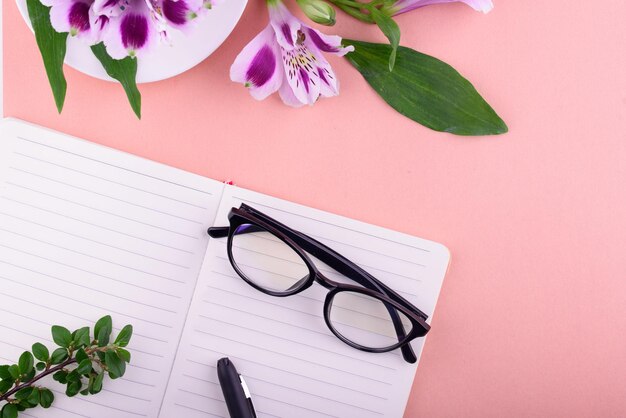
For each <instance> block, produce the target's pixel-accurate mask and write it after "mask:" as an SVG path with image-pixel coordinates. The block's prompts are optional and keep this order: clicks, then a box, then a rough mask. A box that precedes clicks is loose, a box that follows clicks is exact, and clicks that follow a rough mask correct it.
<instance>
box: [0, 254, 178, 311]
mask: <svg viewBox="0 0 626 418" xmlns="http://www.w3.org/2000/svg"><path fill="white" fill-rule="evenodd" d="M0 263H3V264H6V265H9V266H12V267H16V268H19V269H22V270H26V271H30V272H31V273H35V274H39V275H41V276H45V277H48V278H50V279H53V280H56V281H59V282H63V283H67V284H69V285H72V286H76V287H80V288H82V289H87V290H91V291H93V292H96V293H99V294H103V295H107V296H111V297H114V298H117V299H121V300H125V301H127V302H133V303H136V304H139V305H142V306H146V307H148V308H153V309H157V310H159V311H163V312H169V313H173V314H177V313H178V312H177V311H173V310H171V309H166V308H163V307H162V306H156V305H151V304H149V303H145V302H140V301H138V300H135V299H130V298H127V297H124V296H120V295H116V294H114V293H110V292H106V291H104V290H102V288H98V289H94V288H92V287H90V286H85V285H82V284H78V283H74V282H72V281H70V280H65V279H61V278H60V277H56V276H53V275H51V274H47V273H44V272H41V271H37V270H33V269H29V268H28V267H24V266H20V265H17V264H14V263H10V262H8V261H6V260H2V259H0ZM40 290H43V289H40Z"/></svg>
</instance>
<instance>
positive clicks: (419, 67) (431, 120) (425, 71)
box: [344, 39, 508, 135]
mask: <svg viewBox="0 0 626 418" xmlns="http://www.w3.org/2000/svg"><path fill="white" fill-rule="evenodd" d="M344 42H346V43H347V44H351V45H354V47H355V51H353V52H351V53H349V54H347V55H346V59H347V60H348V61H350V63H351V64H352V65H353V66H354V67H355V68H356V69H357V70H358V71H359V72H360V73H361V75H363V77H364V78H365V80H367V82H368V83H369V84H370V86H372V87H373V88H374V90H375V91H376V92H377V93H378V94H379V95H380V96H381V97H382V98H383V99H384V100H385V101H386V102H387V103H388V104H389V105H390V106H391V107H393V108H394V109H395V110H397V111H398V112H400V113H401V114H403V115H405V116H406V117H408V118H410V119H412V120H414V121H416V122H418V123H421V124H422V125H424V126H426V127H428V128H430V129H433V130H435V131H443V132H449V133H453V134H456V135H496V134H502V133H505V132H507V131H508V128H507V126H506V124H505V123H504V121H503V120H502V119H500V117H499V116H498V115H497V114H496V112H495V111H494V110H493V109H492V108H491V106H489V104H488V103H487V102H486V101H485V100H484V99H483V98H482V97H481V96H480V94H478V92H477V91H476V89H475V88H474V86H472V84H471V83H470V82H469V81H467V80H466V79H465V78H463V76H461V75H460V74H459V73H458V72H457V71H456V70H455V69H454V68H452V67H450V66H449V65H448V64H446V63H445V62H443V61H440V60H438V59H437V58H434V57H431V56H428V55H425V54H422V53H419V52H417V51H414V50H412V49H410V48H405V47H399V48H398V56H397V59H396V66H395V68H394V70H393V71H392V72H390V71H388V69H387V57H388V56H389V53H390V52H391V47H390V46H389V45H383V44H372V43H368V42H360V41H352V40H345V39H344Z"/></svg>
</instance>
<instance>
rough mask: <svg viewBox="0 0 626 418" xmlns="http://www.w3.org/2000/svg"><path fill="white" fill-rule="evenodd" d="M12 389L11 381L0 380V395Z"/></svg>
mask: <svg viewBox="0 0 626 418" xmlns="http://www.w3.org/2000/svg"><path fill="white" fill-rule="evenodd" d="M12 387H13V380H12V379H8V380H0V393H5V392H6V391H7V390H9V389H11V388H12Z"/></svg>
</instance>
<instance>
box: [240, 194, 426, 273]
mask: <svg viewBox="0 0 626 418" xmlns="http://www.w3.org/2000/svg"><path fill="white" fill-rule="evenodd" d="M233 199H236V200H240V201H242V202H244V203H246V204H248V205H249V206H261V207H264V208H267V209H272V210H275V211H278V212H283V213H287V214H289V215H294V216H297V217H299V218H304V219H307V220H309V221H313V222H316V223H322V224H325V225H329V226H332V227H336V228H340V229H345V230H348V231H350V232H356V233H358V234H362V235H367V236H370V237H373V238H376V239H379V240H383V241H387V242H392V243H394V244H399V245H403V246H406V247H409V248H413V249H416V250H419V251H424V252H427V253H429V252H430V250H427V249H425V248H421V247H416V246H414V245H410V244H406V243H404V242H399V241H394V240H391V239H388V238H383V237H380V236H377V235H372V234H369V233H367V232H363V231H358V230H356V229H353V228H348V227H347V226H343V225H337V224H334V223H331V222H326V221H321V220H319V219H316V218H312V217H310V216H305V215H302V214H299V213H295V212H290V211H288V210H284V209H279V208H277V207H274V206H268V205H265V204H263V203H260V202H253V201H251V200H247V199H243V198H241V197H237V196H233ZM311 236H313V235H311ZM320 238H322V237H320ZM323 239H324V240H327V241H333V240H331V239H327V238H323ZM334 242H338V241H334ZM341 244H345V245H349V246H351V247H355V248H359V249H362V250H366V251H370V252H374V251H372V250H368V249H366V248H360V247H357V246H355V245H351V244H348V243H341ZM376 254H380V253H378V252H377V253H376ZM383 255H385V254H383ZM388 257H390V258H395V257H393V256H389V255H388ZM398 260H402V261H407V260H404V259H401V258H399V259H398ZM409 262H410V261H409Z"/></svg>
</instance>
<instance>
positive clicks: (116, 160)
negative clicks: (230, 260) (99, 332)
mask: <svg viewBox="0 0 626 418" xmlns="http://www.w3.org/2000/svg"><path fill="white" fill-rule="evenodd" d="M0 137H1V139H2V140H1V141H0V302H1V303H0V356H1V358H0V362H2V363H8V362H12V363H13V362H16V361H17V358H18V357H19V355H20V354H21V353H22V352H23V351H24V350H25V349H30V347H31V345H32V344H33V343H34V342H35V341H41V342H44V343H45V344H46V345H48V347H50V348H52V347H54V344H53V343H52V341H51V335H50V327H51V325H53V324H58V325H63V326H65V327H67V328H70V329H71V330H73V329H76V328H78V327H81V326H85V325H87V324H93V323H94V322H95V321H96V320H97V319H98V318H99V317H101V316H102V315H105V314H111V315H112V317H113V325H114V327H115V328H116V331H119V329H120V328H121V327H122V326H124V325H125V324H128V323H130V324H133V326H134V335H133V338H132V340H131V344H130V346H129V350H130V351H131V352H132V361H131V363H130V365H129V366H128V369H127V373H126V375H125V376H124V377H123V378H122V379H120V381H116V382H111V381H108V379H106V380H107V381H105V384H104V389H103V392H102V393H100V394H98V396H90V397H82V396H80V395H79V396H77V397H75V398H73V399H69V398H67V397H66V396H65V395H64V394H63V393H62V392H60V391H61V390H62V389H63V386H61V385H59V384H58V383H56V382H52V383H51V384H50V385H49V386H50V387H51V388H54V389H55V390H58V391H59V392H57V393H55V395H56V396H55V397H56V400H55V402H54V406H53V407H52V408H51V409H50V410H43V409H41V408H39V409H34V410H30V411H29V412H28V414H24V415H29V416H36V417H42V418H43V417H64V418H66V417H67V418H71V417H75V416H78V417H86V416H88V417H107V418H115V417H119V418H122V417H143V416H145V417H155V416H157V414H158V411H159V408H160V405H161V400H162V397H163V393H164V391H165V387H166V384H167V382H168V379H169V374H170V372H171V366H172V362H173V358H174V354H175V352H176V350H177V348H178V343H179V338H180V333H181V331H182V327H183V323H184V321H185V317H186V315H187V311H188V307H189V303H190V300H191V296H192V294H193V291H194V288H195V284H196V278H197V276H198V271H199V268H200V265H201V263H202V259H203V256H204V252H205V248H206V245H207V237H206V233H205V231H206V228H207V227H208V226H210V225H211V224H212V222H213V219H214V217H215V210H216V208H217V203H218V202H219V199H220V194H221V191H222V189H223V185H222V184H221V183H218V182H216V181H213V180H209V179H205V178H202V177H199V176H196V175H192V174H190V173H185V172H182V171H179V170H176V169H173V168H170V167H166V166H163V165H159V164H157V163H154V162H150V161H146V160H143V159H140V158H138V157H133V156H130V155H127V154H123V153H121V152H117V151H114V150H110V149H107V148H104V147H100V146H97V145H94V144H91V143H87V142H84V141H80V140H75V139H71V138H69V137H67V136H63V135H60V134H57V133H53V132H52V131H48V130H44V129H41V128H36V127H34V126H31V125H26V124H24V123H21V122H17V121H4V122H3V124H2V127H1V135H0Z"/></svg>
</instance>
